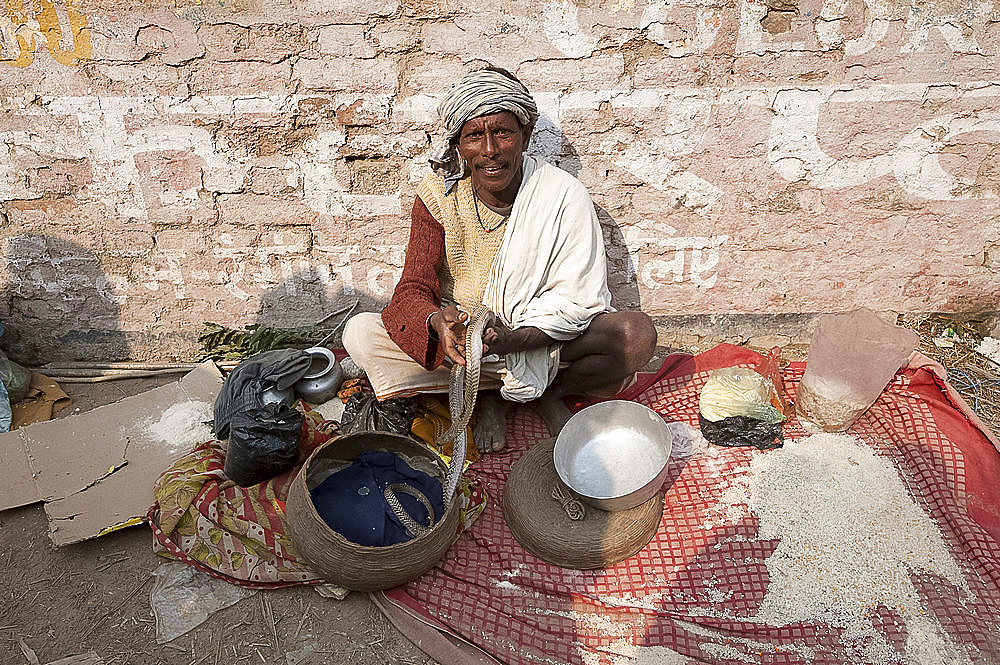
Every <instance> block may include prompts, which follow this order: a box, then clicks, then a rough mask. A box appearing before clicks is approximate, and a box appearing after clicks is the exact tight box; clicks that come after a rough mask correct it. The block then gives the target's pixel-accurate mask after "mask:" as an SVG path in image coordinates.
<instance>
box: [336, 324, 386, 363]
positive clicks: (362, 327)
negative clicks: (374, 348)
mask: <svg viewBox="0 0 1000 665" xmlns="http://www.w3.org/2000/svg"><path fill="white" fill-rule="evenodd" d="M373 316H374V317H378V316H379V315H378V314H375V313H373V312H361V313H360V314H355V315H354V316H352V317H351V318H350V319H348V320H347V324H346V325H345V326H344V333H343V335H342V337H341V342H342V344H343V345H344V350H345V351H347V354H348V355H349V356H351V358H352V359H353V360H354V362H355V363H357V365H358V366H359V367H362V368H363V367H364V366H363V365H362V363H363V362H364V361H365V358H366V356H367V355H368V354H367V353H366V350H367V349H368V345H369V343H370V341H371V325H372V321H371V317H373ZM379 320H381V317H380V318H379Z"/></svg>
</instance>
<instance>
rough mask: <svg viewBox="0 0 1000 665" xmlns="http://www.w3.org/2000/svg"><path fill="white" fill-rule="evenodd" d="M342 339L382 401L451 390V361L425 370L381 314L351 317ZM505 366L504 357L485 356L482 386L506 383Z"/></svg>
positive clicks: (481, 376) (480, 380)
mask: <svg viewBox="0 0 1000 665" xmlns="http://www.w3.org/2000/svg"><path fill="white" fill-rule="evenodd" d="M343 341H344V348H345V349H346V350H347V353H348V354H350V356H351V359H352V360H353V361H354V362H355V363H357V365H358V367H362V368H364V370H365V372H366V373H367V374H368V381H369V382H370V383H371V384H372V388H373V389H374V390H375V395H376V396H377V397H378V398H379V399H380V400H385V399H389V398H391V397H406V396H409V395H416V394H417V393H434V392H439V393H446V392H448V383H449V378H450V376H451V362H450V361H449V360H445V364H444V365H441V366H440V367H438V368H437V369H433V370H426V369H424V368H423V367H421V366H420V363H418V362H417V361H415V360H414V359H413V358H411V357H410V356H408V355H406V353H405V352H404V351H403V350H402V349H400V348H399V347H398V346H396V343H395V342H393V341H392V339H390V338H389V333H387V332H386V330H385V326H384V325H382V317H381V316H379V315H378V314H375V313H373V312H365V313H362V314H357V315H355V316H353V317H351V319H350V320H349V321H348V322H347V326H346V327H345V328H344V340H343ZM492 358H496V356H492ZM504 368H505V366H504V362H503V360H487V359H484V360H483V364H482V369H481V370H480V378H479V389H480V390H493V389H496V388H499V387H500V386H501V385H502V383H503V380H502V379H501V374H502V373H503V371H504Z"/></svg>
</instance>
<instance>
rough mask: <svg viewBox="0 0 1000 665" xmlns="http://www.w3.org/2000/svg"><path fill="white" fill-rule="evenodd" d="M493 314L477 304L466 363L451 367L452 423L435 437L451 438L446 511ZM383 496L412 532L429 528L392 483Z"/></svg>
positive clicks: (468, 328) (457, 475)
mask: <svg viewBox="0 0 1000 665" xmlns="http://www.w3.org/2000/svg"><path fill="white" fill-rule="evenodd" d="M493 317H494V314H493V312H491V311H490V310H489V308H488V307H486V306H485V305H479V306H478V307H476V308H475V309H474V310H473V311H472V314H471V315H470V316H469V320H468V321H467V323H466V327H465V365H458V364H455V365H452V367H451V376H450V378H449V383H448V409H449V411H450V412H451V427H449V428H448V430H447V431H446V432H445V433H444V434H443V435H442V436H441V438H440V439H439V440H438V445H440V446H444V444H446V443H449V442H453V443H452V450H451V464H449V466H448V475H447V476H446V477H445V481H444V483H442V486H441V490H442V494H443V499H444V507H445V510H446V511H447V510H448V508H449V507H450V506H451V502H452V501H453V500H454V498H455V490H456V489H457V488H458V481H459V479H460V478H461V477H462V467H464V466H465V453H466V449H467V447H468V443H469V441H468V439H469V437H468V434H467V431H468V430H467V428H468V426H469V420H470V419H471V418H472V411H473V409H475V407H476V396H477V395H478V394H479V373H480V370H481V368H482V362H483V331H484V330H485V329H486V326H487V325H489V324H490V323H492V322H493ZM385 500H386V501H387V502H388V503H389V506H390V507H391V508H392V511H393V513H395V515H396V517H398V518H399V521H400V522H401V523H402V524H403V526H405V527H406V528H407V529H408V530H409V531H410V532H411V533H413V534H414V535H416V536H420V535H422V534H424V533H427V532H428V531H429V530H430V529H429V528H428V527H426V526H424V525H422V524H418V523H417V522H416V521H415V520H414V519H413V518H412V517H410V515H409V514H408V513H407V512H406V510H405V509H404V508H403V506H402V505H401V504H400V503H399V499H398V498H397V497H396V495H395V491H394V488H393V487H392V486H389V487H386V488H385Z"/></svg>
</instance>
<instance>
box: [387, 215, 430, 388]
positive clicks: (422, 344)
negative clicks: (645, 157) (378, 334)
mask: <svg viewBox="0 0 1000 665" xmlns="http://www.w3.org/2000/svg"><path fill="white" fill-rule="evenodd" d="M410 219H411V222H410V241H409V244H408V245H407V246H406V259H405V261H404V263H403V274H402V276H401V277H400V278H399V283H398V284H396V290H395V291H393V294H392V300H390V301H389V304H388V305H387V306H386V308H385V309H384V310H383V311H382V323H383V325H385V329H386V331H387V332H388V333H389V338H390V339H391V340H392V341H393V342H395V343H396V346H398V347H399V348H400V349H402V350H403V351H404V352H405V353H406V355H408V356H410V357H411V358H413V359H414V360H415V361H417V362H418V363H420V364H421V365H422V366H423V367H424V369H434V368H435V367H438V366H439V365H441V363H442V362H443V361H444V349H443V348H441V345H440V344H438V342H437V339H434V338H432V337H431V335H430V331H429V330H428V328H427V317H428V316H430V315H431V313H433V312H436V311H437V310H438V309H439V308H440V307H441V284H440V280H439V279H438V270H440V268H441V266H442V265H443V264H444V253H445V250H444V227H443V226H441V223H440V222H439V221H437V220H436V219H434V217H432V216H431V213H430V211H428V210H427V206H425V205H424V202H423V201H421V200H420V197H417V199H416V201H414V203H413V213H412V215H411V218H410Z"/></svg>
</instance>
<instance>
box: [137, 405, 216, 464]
mask: <svg viewBox="0 0 1000 665" xmlns="http://www.w3.org/2000/svg"><path fill="white" fill-rule="evenodd" d="M212 417H213V415H212V405H211V404H209V403H208V402H198V401H195V400H189V401H187V402H178V403H177V404H173V405H171V406H169V407H167V409H166V410H164V412H163V415H161V416H160V419H159V420H158V421H155V422H150V423H149V425H148V426H147V427H146V434H148V435H149V436H150V437H151V438H153V439H155V440H157V441H162V442H164V443H166V444H167V445H168V446H170V452H172V453H175V452H178V451H181V450H185V451H186V450H190V449H191V448H193V447H194V446H196V445H197V444H199V443H202V442H203V441H208V440H210V439H212V438H214V434H213V432H212V428H211V427H210V426H209V425H207V424H206V422H207V421H211V420H212Z"/></svg>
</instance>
